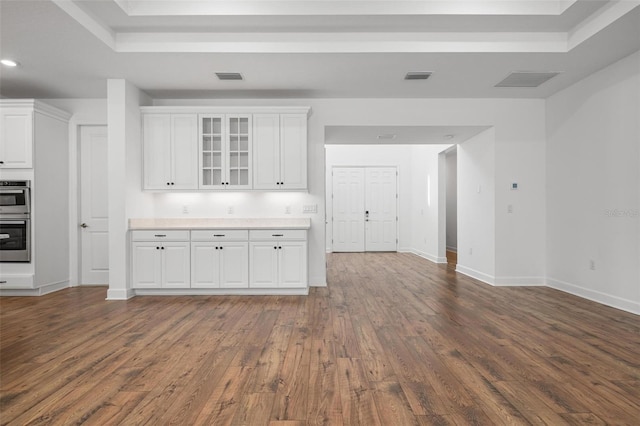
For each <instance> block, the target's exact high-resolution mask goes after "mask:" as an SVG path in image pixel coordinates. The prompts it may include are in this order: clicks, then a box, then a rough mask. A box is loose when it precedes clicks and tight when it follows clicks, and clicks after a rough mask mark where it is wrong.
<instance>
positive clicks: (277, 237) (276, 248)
mask: <svg viewBox="0 0 640 426" xmlns="http://www.w3.org/2000/svg"><path fill="white" fill-rule="evenodd" d="M249 238H250V241H251V242H250V243H249V251H250V255H249V282H250V286H251V287H252V288H304V287H306V286H307V283H308V279H307V240H306V231H301V230H256V231H251V232H250V233H249ZM261 240H265V241H261Z"/></svg>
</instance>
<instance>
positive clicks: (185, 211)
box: [182, 206, 189, 214]
mask: <svg viewBox="0 0 640 426" xmlns="http://www.w3.org/2000/svg"><path fill="white" fill-rule="evenodd" d="M182 214H189V206H182Z"/></svg>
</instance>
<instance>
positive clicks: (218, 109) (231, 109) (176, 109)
mask: <svg viewBox="0 0 640 426" xmlns="http://www.w3.org/2000/svg"><path fill="white" fill-rule="evenodd" d="M310 111H311V107H305V106H227V107H224V106H166V105H162V106H141V107H140V113H142V114H151V113H158V114H169V113H181V114H185V113H192V114H193V113H196V114H307V115H309V112H310Z"/></svg>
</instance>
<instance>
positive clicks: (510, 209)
mask: <svg viewBox="0 0 640 426" xmlns="http://www.w3.org/2000/svg"><path fill="white" fill-rule="evenodd" d="M507 213H513V204H509V205H507Z"/></svg>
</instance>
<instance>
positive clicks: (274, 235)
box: [249, 229, 307, 241]
mask: <svg viewBox="0 0 640 426" xmlns="http://www.w3.org/2000/svg"><path fill="white" fill-rule="evenodd" d="M249 238H250V239H251V240H252V241H265V240H306V239H307V231H306V230H304V229H253V230H251V231H249Z"/></svg>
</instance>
